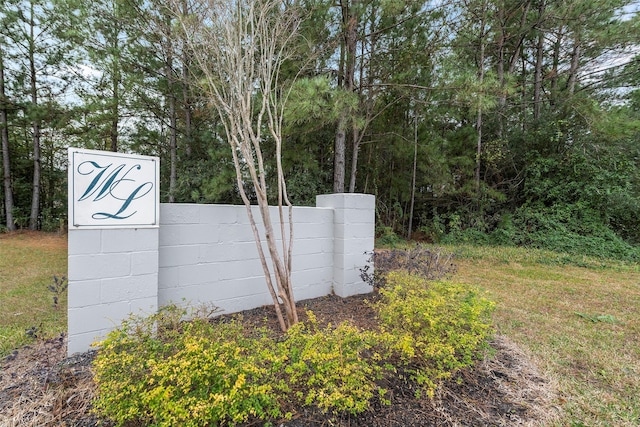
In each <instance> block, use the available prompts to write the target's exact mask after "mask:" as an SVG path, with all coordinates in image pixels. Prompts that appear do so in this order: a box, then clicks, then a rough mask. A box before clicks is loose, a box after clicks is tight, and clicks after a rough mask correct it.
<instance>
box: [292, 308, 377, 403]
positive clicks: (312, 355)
mask: <svg viewBox="0 0 640 427" xmlns="http://www.w3.org/2000/svg"><path fill="white" fill-rule="evenodd" d="M308 315H309V322H308V324H305V323H298V324H296V325H294V326H293V327H292V328H291V329H290V330H289V331H288V332H287V338H286V340H285V341H284V342H283V345H282V349H283V350H284V354H287V355H288V357H289V361H288V363H287V366H286V368H285V373H286V375H287V382H288V384H289V385H290V387H291V389H292V391H293V392H292V397H295V399H296V401H298V402H299V403H300V404H302V405H315V406H317V407H318V408H320V409H321V410H323V411H325V412H326V411H328V410H331V411H337V412H348V413H351V414H357V413H360V412H363V411H364V410H366V409H367V408H368V407H369V401H370V400H371V399H372V398H373V396H374V395H376V394H377V395H379V396H383V395H384V394H385V392H386V391H385V390H384V389H382V388H380V387H379V386H378V385H377V384H376V380H378V379H380V378H381V377H382V373H383V367H382V366H381V365H380V364H379V361H380V359H381V357H380V355H379V354H378V353H375V352H373V355H371V354H372V351H373V350H372V348H373V347H374V346H375V344H376V342H377V335H376V334H375V333H374V332H369V331H361V330H359V329H358V328H356V327H355V326H353V325H350V324H349V323H348V322H345V323H341V324H339V325H338V326H336V327H335V328H334V327H332V326H331V325H330V324H329V325H328V326H327V327H326V328H324V329H320V328H319V327H318V323H317V320H316V318H315V316H314V315H313V313H310V312H309V313H308ZM371 359H373V360H371Z"/></svg>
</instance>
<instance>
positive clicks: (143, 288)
mask: <svg viewBox="0 0 640 427" xmlns="http://www.w3.org/2000/svg"><path fill="white" fill-rule="evenodd" d="M158 232H159V229H158V228H122V229H100V230H92V229H71V230H69V237H68V238H69V243H68V248H69V253H68V274H67V275H68V279H69V302H68V304H69V307H68V334H69V338H68V346H67V352H68V354H69V355H72V354H74V353H77V352H84V351H87V350H88V349H89V348H90V345H91V343H93V342H94V341H97V340H100V339H102V338H104V337H105V336H106V334H107V333H108V332H109V331H111V330H113V329H114V328H115V327H117V326H118V325H119V324H120V322H121V321H122V320H124V319H126V318H127V317H128V316H129V314H130V313H138V314H145V315H148V314H152V313H155V312H156V311H157V309H158Z"/></svg>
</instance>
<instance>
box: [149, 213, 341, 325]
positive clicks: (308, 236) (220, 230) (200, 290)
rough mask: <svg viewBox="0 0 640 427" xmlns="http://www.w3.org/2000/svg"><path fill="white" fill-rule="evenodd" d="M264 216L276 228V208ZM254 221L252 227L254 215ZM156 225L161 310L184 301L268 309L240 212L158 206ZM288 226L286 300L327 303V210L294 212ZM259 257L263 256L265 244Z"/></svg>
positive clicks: (259, 267) (251, 240)
mask: <svg viewBox="0 0 640 427" xmlns="http://www.w3.org/2000/svg"><path fill="white" fill-rule="evenodd" d="M271 216H272V220H274V221H276V220H277V218H278V211H277V208H275V207H274V208H271ZM254 217H255V218H256V221H259V220H260V218H259V213H258V211H257V209H256V210H254ZM160 218H161V219H160V248H159V254H160V270H159V276H158V298H159V300H158V302H159V304H160V305H161V306H162V305H165V304H169V303H171V302H174V303H182V300H183V299H184V300H185V301H186V302H187V303H189V304H198V303H213V304H214V305H216V306H217V307H219V308H221V309H223V310H224V311H225V312H228V313H233V312H237V311H242V310H246V309H250V308H255V307H260V306H262V305H267V304H272V300H271V296H270V295H269V293H268V291H267V287H266V285H265V279H264V271H263V269H262V264H261V263H260V259H259V256H258V250H257V248H256V244H255V240H254V237H253V232H252V230H251V227H250V224H249V219H248V216H247V211H246V208H245V207H244V206H231V205H189V204H163V205H161V208H160ZM293 222H294V243H293V259H292V273H291V275H292V281H293V283H294V295H295V297H296V299H298V300H301V299H309V298H315V297H319V296H323V295H327V294H328V293H330V292H331V288H332V279H333V239H332V237H333V235H332V233H333V210H331V209H317V208H305V207H296V208H294V210H293ZM258 228H259V229H260V233H261V235H262V236H264V233H263V229H262V227H258ZM276 234H277V235H279V230H276ZM278 242H279V243H280V240H279V241H278ZM263 250H264V252H265V254H267V255H268V250H267V248H266V244H264V245H263ZM269 267H270V269H271V264H269Z"/></svg>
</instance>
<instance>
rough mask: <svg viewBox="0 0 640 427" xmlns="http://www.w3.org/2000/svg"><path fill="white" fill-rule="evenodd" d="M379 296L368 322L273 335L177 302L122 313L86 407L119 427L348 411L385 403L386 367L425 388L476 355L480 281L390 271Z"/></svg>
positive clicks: (482, 312) (483, 325)
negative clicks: (142, 313) (373, 321)
mask: <svg viewBox="0 0 640 427" xmlns="http://www.w3.org/2000/svg"><path fill="white" fill-rule="evenodd" d="M380 293H381V299H380V301H379V302H377V303H376V304H374V305H373V308H374V309H375V310H376V311H377V313H378V318H379V328H378V329H375V330H370V331H363V330H361V329H359V328H357V327H355V326H353V325H351V324H350V323H348V322H345V323H341V324H339V325H337V326H332V325H331V324H329V325H328V326H326V327H324V328H320V327H319V326H318V322H317V321H316V319H315V316H314V315H313V313H309V314H308V321H306V322H304V323H299V324H297V325H294V326H293V327H292V328H291V329H290V330H289V331H288V332H287V334H285V335H284V336H282V337H280V338H279V339H276V340H274V339H272V338H270V337H269V335H268V333H267V331H266V330H263V329H258V330H255V331H247V330H245V329H244V328H243V326H242V323H241V321H237V320H232V321H219V322H213V323H212V322H210V321H209V320H208V319H206V318H204V317H196V318H195V319H193V320H191V321H188V322H186V321H183V320H182V319H183V318H185V316H186V315H187V314H189V313H187V312H186V311H185V310H181V309H179V308H176V307H175V306H172V307H166V308H164V309H162V310H160V312H159V313H158V314H156V315H154V316H151V317H148V318H146V319H143V318H139V317H131V318H130V319H128V320H127V321H125V322H123V324H122V326H121V327H120V328H119V329H117V330H115V331H113V332H111V333H109V335H108V336H107V338H106V339H105V340H104V341H102V342H101V343H99V345H100V346H101V348H100V350H99V353H98V356H97V357H96V359H95V361H94V373H95V381H96V384H97V398H96V400H95V402H94V407H95V410H96V412H97V413H98V414H100V415H101V416H104V417H106V418H109V419H111V420H112V421H114V422H115V423H116V424H117V425H119V426H122V425H130V424H135V425H146V426H175V425H180V426H212V425H235V424H237V423H241V422H246V421H257V420H262V421H264V422H269V421H274V420H278V419H282V418H288V417H291V416H292V414H291V413H285V410H284V408H285V405H287V406H286V408H300V407H302V406H311V407H316V408H318V409H320V410H321V411H323V412H330V413H349V414H354V415H355V414H358V413H361V412H363V411H365V410H367V409H368V408H370V405H371V402H372V401H374V400H377V401H379V402H381V403H389V400H387V398H386V393H387V390H385V389H384V388H383V387H382V386H381V385H380V384H383V383H384V381H383V380H384V379H385V378H386V377H388V376H390V375H396V373H397V372H401V373H402V374H405V373H408V374H409V378H410V379H409V381H414V382H416V383H417V384H418V385H419V386H420V387H419V389H420V390H425V391H426V393H427V394H429V395H432V394H433V391H434V390H435V388H436V386H437V385H438V383H439V381H440V380H442V379H444V378H448V377H450V376H451V374H452V373H453V372H454V371H455V370H458V369H460V368H463V367H465V366H470V365H471V364H472V363H473V360H474V358H475V357H476V356H478V355H479V354H480V350H481V349H482V347H483V344H484V343H485V341H486V339H487V336H488V334H489V330H490V312H491V308H492V307H493V305H492V304H491V303H490V302H489V301H488V300H486V299H485V298H483V297H482V296H480V295H479V293H478V291H477V290H475V289H473V288H471V287H468V286H465V285H460V284H452V283H446V282H430V281H427V280H426V279H425V278H424V277H421V276H419V275H412V274H409V273H407V272H391V273H389V275H388V278H387V286H386V287H385V288H383V289H381V290H380ZM189 317H193V315H192V314H189Z"/></svg>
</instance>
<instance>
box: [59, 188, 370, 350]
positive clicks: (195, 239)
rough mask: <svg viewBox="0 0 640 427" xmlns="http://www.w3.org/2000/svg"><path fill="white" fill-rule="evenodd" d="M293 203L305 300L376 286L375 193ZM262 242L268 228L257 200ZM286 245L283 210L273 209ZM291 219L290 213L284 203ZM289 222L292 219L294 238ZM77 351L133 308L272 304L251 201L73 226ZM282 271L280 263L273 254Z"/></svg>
mask: <svg viewBox="0 0 640 427" xmlns="http://www.w3.org/2000/svg"><path fill="white" fill-rule="evenodd" d="M316 201H317V206H316V207H295V208H294V209H293V220H294V230H293V233H294V234H293V235H294V243H293V259H292V282H293V286H294V295H295V297H296V299H297V300H304V299H309V298H316V297H320V296H323V295H327V294H329V293H331V292H335V293H336V294H337V295H340V296H343V297H347V296H350V295H354V294H359V293H366V292H370V291H371V288H370V287H369V286H368V285H367V284H366V283H364V282H363V281H362V280H361V278H360V269H361V268H363V267H364V266H365V265H366V264H367V260H368V258H369V256H368V255H366V254H365V252H370V251H372V250H373V244H374V233H375V231H374V225H375V198H374V196H372V195H366V194H328V195H321V196H318V197H317V199H316ZM252 212H253V214H254V217H255V220H256V221H257V222H258V230H259V233H260V235H261V237H262V239H263V242H262V248H263V250H264V252H265V254H266V255H267V258H268V257H269V253H268V250H267V245H266V243H265V238H264V237H265V236H264V226H263V225H262V224H261V222H262V219H261V217H260V212H259V209H258V208H257V207H252ZM269 213H270V215H271V220H272V221H273V227H274V232H275V234H276V240H277V242H278V243H277V247H278V251H279V252H282V242H281V238H282V236H280V225H279V218H280V216H279V212H278V209H277V208H276V207H272V208H270V210H269ZM284 215H285V219H286V220H288V211H287V210H286V209H285V211H284ZM288 235H289V228H288V224H286V225H285V236H284V238H285V239H288ZM68 265H69V269H68V277H69V312H68V313H69V346H68V353H69V354H73V353H75V352H78V351H86V350H87V349H88V348H89V345H90V344H91V343H92V342H93V341H95V340H96V339H100V338H102V337H104V336H105V335H106V333H107V332H108V331H110V330H112V329H113V328H115V327H117V326H118V325H119V324H120V322H121V321H122V320H123V319H125V318H126V317H127V316H129V313H132V312H133V313H152V312H154V311H155V310H157V307H158V306H161V305H166V304H169V303H177V304H193V305H198V304H202V303H204V304H211V305H215V306H218V307H220V308H221V309H223V310H224V311H225V312H228V313H230V312H236V311H241V310H245V309H251V308H255V307H258V306H261V305H266V304H272V300H271V296H270V294H269V292H268V290H267V285H266V279H265V273H264V270H263V267H262V265H261V262H260V260H259V256H258V250H257V248H256V243H255V241H254V234H253V231H252V229H251V226H250V224H249V220H248V217H247V210H246V208H245V207H244V206H231V205H196V204H161V205H160V227H159V228H153V229H103V230H83V229H73V230H69V256H68ZM268 267H269V270H270V271H271V275H272V276H273V266H272V263H271V261H270V260H269V259H268Z"/></svg>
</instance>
